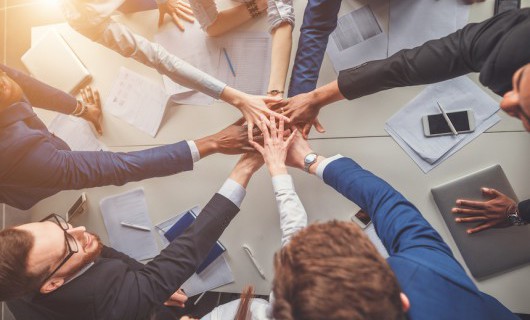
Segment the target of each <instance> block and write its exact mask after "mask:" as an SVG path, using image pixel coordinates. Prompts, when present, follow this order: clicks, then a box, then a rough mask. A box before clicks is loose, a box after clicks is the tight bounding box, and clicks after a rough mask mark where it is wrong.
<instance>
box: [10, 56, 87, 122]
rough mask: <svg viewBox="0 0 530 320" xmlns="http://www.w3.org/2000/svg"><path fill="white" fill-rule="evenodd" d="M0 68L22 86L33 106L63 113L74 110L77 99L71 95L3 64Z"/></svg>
mask: <svg viewBox="0 0 530 320" xmlns="http://www.w3.org/2000/svg"><path fill="white" fill-rule="evenodd" d="M0 69H2V70H4V71H5V72H6V73H7V75H8V76H9V77H10V78H11V79H13V80H14V81H15V82H16V83H17V84H18V85H19V86H20V88H22V91H23V92H24V95H25V96H26V98H28V100H29V102H30V103H31V104H32V105H33V106H34V107H37V108H41V109H47V110H52V111H57V112H61V113H64V114H70V113H72V112H73V111H74V110H75V107H76V105H77V100H76V99H75V97H73V96H72V95H70V94H68V93H66V92H64V91H61V90H58V89H55V88H53V87H51V86H49V85H47V84H45V83H43V82H40V81H39V80H37V79H35V78H33V77H31V76H29V75H27V74H26V73H24V72H21V71H18V70H15V69H13V68H10V67H8V66H5V65H3V64H0Z"/></svg>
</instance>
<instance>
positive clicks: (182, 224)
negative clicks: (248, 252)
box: [164, 210, 226, 273]
mask: <svg viewBox="0 0 530 320" xmlns="http://www.w3.org/2000/svg"><path fill="white" fill-rule="evenodd" d="M195 219H197V216H196V215H195V214H194V213H193V212H192V211H191V210H188V212H186V213H185V214H184V215H183V216H182V217H181V218H180V219H179V220H178V221H177V222H175V224H174V225H173V226H172V227H171V228H170V229H169V230H168V231H167V232H166V233H164V236H165V237H166V239H167V240H168V241H170V242H171V241H173V239H175V238H176V237H178V236H180V235H181V234H183V233H184V231H185V230H186V229H187V228H188V227H189V226H190V225H191V224H192V223H193V222H194V221H195ZM225 251H226V248H225V247H224V246H223V245H222V244H221V242H219V241H217V242H216V243H215V245H214V246H213V248H212V250H210V253H208V256H207V257H206V259H204V261H203V262H202V263H201V264H200V265H199V267H198V268H197V271H196V272H197V273H201V272H203V271H204V269H206V267H208V266H209V265H210V263H212V262H214V261H215V259H217V258H218V257H219V256H220V255H221V254H223V252H225Z"/></svg>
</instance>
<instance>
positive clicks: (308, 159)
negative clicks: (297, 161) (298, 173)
mask: <svg viewBox="0 0 530 320" xmlns="http://www.w3.org/2000/svg"><path fill="white" fill-rule="evenodd" d="M316 159H317V155H316V154H314V153H310V154H308V155H307V156H306V157H305V159H304V162H305V163H306V164H309V163H312V162H314V161H315V160H316Z"/></svg>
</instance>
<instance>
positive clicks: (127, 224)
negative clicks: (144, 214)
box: [120, 222, 151, 231]
mask: <svg viewBox="0 0 530 320" xmlns="http://www.w3.org/2000/svg"><path fill="white" fill-rule="evenodd" d="M120 224H121V225H122V226H124V227H127V228H131V229H136V230H142V231H151V228H149V227H144V226H140V225H137V224H132V223H128V222H121V223H120Z"/></svg>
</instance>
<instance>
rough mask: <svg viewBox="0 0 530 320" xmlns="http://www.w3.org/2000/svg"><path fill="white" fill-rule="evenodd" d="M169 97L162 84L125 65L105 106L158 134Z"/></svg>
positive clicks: (151, 132)
mask: <svg viewBox="0 0 530 320" xmlns="http://www.w3.org/2000/svg"><path fill="white" fill-rule="evenodd" d="M168 98H169V97H168V95H167V94H166V92H165V90H164V88H162V87H161V86H160V85H158V84H156V83H154V82H152V81H151V80H149V79H147V78H145V77H143V76H141V75H139V74H137V73H135V72H133V71H131V70H129V69H126V68H124V67H121V68H120V72H119V74H118V78H117V79H116V81H115V82H114V84H113V86H112V89H111V90H110V93H109V96H108V98H107V100H106V102H105V108H106V110H107V111H108V112H110V113H111V114H113V115H114V116H116V117H118V118H120V119H123V120H125V121H126V122H127V123H129V124H131V125H133V126H135V127H136V128H138V129H140V130H142V131H143V132H145V133H147V134H149V135H150V136H152V137H155V136H156V133H157V132H158V129H159V128H160V124H161V123H162V118H163V117H164V113H165V111H166V105H167V101H168Z"/></svg>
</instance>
